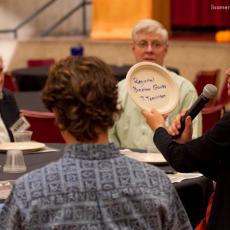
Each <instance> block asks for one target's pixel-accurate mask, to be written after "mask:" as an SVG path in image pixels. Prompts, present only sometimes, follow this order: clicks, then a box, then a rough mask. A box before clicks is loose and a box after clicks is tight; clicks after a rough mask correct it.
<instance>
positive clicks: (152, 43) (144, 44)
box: [136, 40, 165, 49]
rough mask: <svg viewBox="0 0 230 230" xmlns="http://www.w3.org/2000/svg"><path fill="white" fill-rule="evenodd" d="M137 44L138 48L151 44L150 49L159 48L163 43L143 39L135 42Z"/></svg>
mask: <svg viewBox="0 0 230 230" xmlns="http://www.w3.org/2000/svg"><path fill="white" fill-rule="evenodd" d="M136 44H137V46H138V47H139V48H140V49H148V47H149V45H150V46H151V48H152V49H159V48H161V47H162V46H163V45H164V44H165V43H163V42H160V41H152V42H148V41H145V40H141V41H139V42H136Z"/></svg>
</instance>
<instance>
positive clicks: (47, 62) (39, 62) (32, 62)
mask: <svg viewBox="0 0 230 230" xmlns="http://www.w3.org/2000/svg"><path fill="white" fill-rule="evenodd" d="M54 63H55V60H54V59H53V58H47V59H29V60H27V66H28V67H41V66H51V65H53V64H54Z"/></svg>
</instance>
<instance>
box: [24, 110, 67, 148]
mask: <svg viewBox="0 0 230 230" xmlns="http://www.w3.org/2000/svg"><path fill="white" fill-rule="evenodd" d="M20 112H21V114H22V115H23V116H24V117H25V118H26V119H27V120H28V122H29V123H30V126H31V127H30V130H31V131H33V134H32V138H31V139H32V140H34V141H39V142H44V143H64V139H63V137H62V136H61V133H60V131H59V129H58V127H57V126H56V125H55V118H54V114H53V113H50V112H38V111H32V110H21V111H20Z"/></svg>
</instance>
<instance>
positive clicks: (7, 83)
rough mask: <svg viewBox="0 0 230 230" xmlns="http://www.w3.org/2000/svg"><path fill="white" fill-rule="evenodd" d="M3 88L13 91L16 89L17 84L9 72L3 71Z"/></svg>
mask: <svg viewBox="0 0 230 230" xmlns="http://www.w3.org/2000/svg"><path fill="white" fill-rule="evenodd" d="M4 88H6V89H9V90H11V91H13V92H15V91H18V85H17V84H16V82H15V79H14V77H13V76H12V75H11V74H10V73H9V72H4Z"/></svg>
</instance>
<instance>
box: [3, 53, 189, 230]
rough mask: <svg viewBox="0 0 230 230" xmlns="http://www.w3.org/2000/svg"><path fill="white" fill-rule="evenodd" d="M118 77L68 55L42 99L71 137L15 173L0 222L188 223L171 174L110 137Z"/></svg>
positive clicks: (89, 225)
mask: <svg viewBox="0 0 230 230" xmlns="http://www.w3.org/2000/svg"><path fill="white" fill-rule="evenodd" d="M117 97H118V93H117V86H116V80H115V78H114V77H113V75H112V73H111V72H110V68H109V67H108V65H106V64H105V63H104V62H103V61H101V60H100V59H98V58H96V57H68V58H67V59H65V60H61V61H60V62H58V63H57V64H55V65H54V66H53V67H52V68H51V71H50V73H49V77H48V79H47V82H46V85H45V88H44V89H43V101H44V103H45V105H46V106H47V108H48V109H49V110H51V111H53V112H54V114H55V118H56V122H57V125H58V127H59V128H60V131H61V133H62V135H63V138H64V139H65V141H66V143H67V144H68V145H67V146H66V148H65V150H64V155H63V157H62V158H61V159H60V160H58V161H57V162H53V163H51V164H48V165H46V166H45V167H43V168H41V169H37V170H35V171H32V172H30V173H28V174H27V175H24V176H22V177H21V178H19V179H18V180H17V181H16V182H15V184H14V186H13V189H12V192H11V194H10V196H9V197H8V199H7V200H6V201H5V204H4V206H3V208H2V211H1V213H0V229H7V230H10V229H31V228H32V229H73V230H74V229H111V230H112V229H142V230H144V229H170V230H178V229H186V230H187V229H192V228H191V225H190V223H189V221H188V217H187V214H186V213H185V210H184V208H183V205H182V204H181V201H180V200H179V198H178V195H177V193H176V191H175V188H174V186H173V185H172V184H171V182H170V181H169V179H168V177H167V176H166V175H165V174H164V173H163V172H162V171H161V170H160V169H158V168H156V167H155V166H153V165H149V164H145V163H141V162H138V161H136V160H133V159H130V158H128V157H126V156H124V155H122V154H121V153H120V151H119V149H118V148H117V147H115V145H114V144H113V143H109V142H108V128H109V127H111V126H112V125H113V122H114V118H116V117H117V116H118V115H119V113H120V109H119V108H118V107H117Z"/></svg>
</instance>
